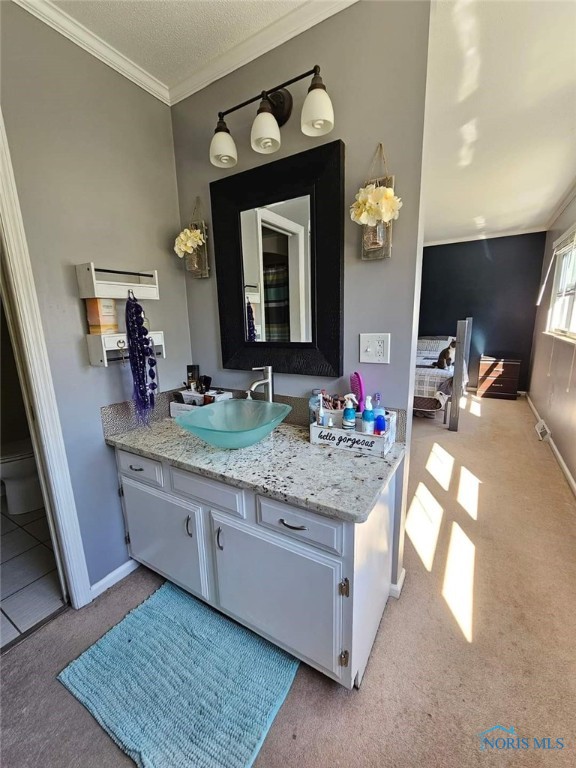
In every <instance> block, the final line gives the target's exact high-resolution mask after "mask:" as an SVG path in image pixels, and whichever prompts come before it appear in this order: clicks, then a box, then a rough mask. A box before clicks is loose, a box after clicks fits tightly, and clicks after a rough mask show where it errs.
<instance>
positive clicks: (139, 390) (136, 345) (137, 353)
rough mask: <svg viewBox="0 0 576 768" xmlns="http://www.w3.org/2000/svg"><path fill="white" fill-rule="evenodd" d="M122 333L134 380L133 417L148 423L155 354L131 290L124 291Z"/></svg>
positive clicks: (152, 391) (152, 406)
mask: <svg viewBox="0 0 576 768" xmlns="http://www.w3.org/2000/svg"><path fill="white" fill-rule="evenodd" d="M126 336H127V338H128V354H129V357H130V368H131V370H132V378H133V380H134V391H133V394H132V399H133V400H134V405H135V408H136V416H137V418H138V421H139V422H141V423H142V424H146V425H147V424H149V422H150V413H151V412H152V411H153V410H154V399H155V398H154V393H155V391H156V390H157V389H158V384H157V383H156V377H157V373H156V356H155V354H154V344H152V343H151V341H150V339H149V337H148V329H147V328H146V327H145V326H144V311H143V309H142V307H141V306H140V304H138V302H137V301H136V298H135V296H134V293H133V292H132V291H128V300H127V302H126ZM147 366H148V369H147ZM149 379H150V381H149Z"/></svg>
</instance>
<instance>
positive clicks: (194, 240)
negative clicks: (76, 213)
mask: <svg viewBox="0 0 576 768" xmlns="http://www.w3.org/2000/svg"><path fill="white" fill-rule="evenodd" d="M204 242H205V240H204V235H203V234H202V232H201V231H200V230H199V229H184V230H182V232H180V234H179V235H178V237H177V238H176V240H175V241H174V253H175V254H176V255H177V256H179V257H180V258H181V259H182V258H183V257H184V256H185V254H187V253H194V251H195V250H196V248H198V247H199V246H200V245H204Z"/></svg>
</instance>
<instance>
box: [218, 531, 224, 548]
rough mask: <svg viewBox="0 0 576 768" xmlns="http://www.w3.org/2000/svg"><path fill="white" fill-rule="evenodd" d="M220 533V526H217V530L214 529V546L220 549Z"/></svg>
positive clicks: (221, 546)
mask: <svg viewBox="0 0 576 768" xmlns="http://www.w3.org/2000/svg"><path fill="white" fill-rule="evenodd" d="M221 535H222V528H220V526H218V530H217V531H216V546H217V547H218V549H220V550H222V549H224V547H223V545H222V544H221V543H220V536H221Z"/></svg>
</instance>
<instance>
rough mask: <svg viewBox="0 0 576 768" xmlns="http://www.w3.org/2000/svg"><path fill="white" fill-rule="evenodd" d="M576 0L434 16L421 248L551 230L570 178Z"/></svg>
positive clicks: (441, 11) (481, 6)
mask: <svg viewBox="0 0 576 768" xmlns="http://www.w3.org/2000/svg"><path fill="white" fill-rule="evenodd" d="M575 33H576V3H574V2H554V1H552V2H547V1H545V2H486V1H485V0H481V1H480V2H476V1H475V0H458V1H457V2H440V3H436V4H435V6H434V9H433V16H432V27H431V39H430V56H429V69H428V87H427V112H426V138H427V143H426V153H425V163H424V183H425V186H424V202H425V241H426V242H436V241H442V240H446V239H462V238H469V237H473V236H475V235H476V236H478V235H480V236H482V235H486V236H490V235H496V234H499V233H506V232H518V231H521V230H530V229H532V230H534V229H536V228H541V229H547V227H548V225H549V224H550V217H551V216H552V214H553V213H554V211H555V209H556V208H557V206H558V205H559V204H560V202H561V201H562V199H563V198H564V197H565V196H566V194H567V193H568V191H569V190H570V188H571V187H572V186H573V184H574V182H575V180H576V46H575V45H574V39H575V36H576V35H575Z"/></svg>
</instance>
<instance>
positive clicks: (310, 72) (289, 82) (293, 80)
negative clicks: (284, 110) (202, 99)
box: [218, 64, 320, 120]
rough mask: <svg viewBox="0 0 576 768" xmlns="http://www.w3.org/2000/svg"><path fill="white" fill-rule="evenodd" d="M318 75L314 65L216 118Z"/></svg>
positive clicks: (317, 69) (317, 67)
mask: <svg viewBox="0 0 576 768" xmlns="http://www.w3.org/2000/svg"><path fill="white" fill-rule="evenodd" d="M318 74H320V67H319V66H318V65H317V64H316V66H315V67H314V68H313V69H309V70H308V71H307V72H304V73H303V74H302V75H298V76H297V77H293V78H291V79H290V80H286V82H285V83H280V85H276V86H275V87H274V88H270V89H269V90H267V91H261V92H260V93H259V94H258V95H257V96H254V97H253V98H251V99H247V100H246V101H243V102H242V103H241V104H236V106H235V107H230V109H227V110H225V111H224V112H218V117H219V118H220V119H221V120H222V119H223V118H224V117H226V115H229V114H230V113H231V112H236V111H237V110H239V109H242V107H246V106H248V104H253V103H254V102H255V101H259V100H260V99H262V98H265V97H266V96H270V94H272V93H274V92H275V91H279V90H280V89H282V88H286V87H287V86H288V85H292V83H297V82H298V81H299V80H303V79H304V78H305V77H310V75H318Z"/></svg>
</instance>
